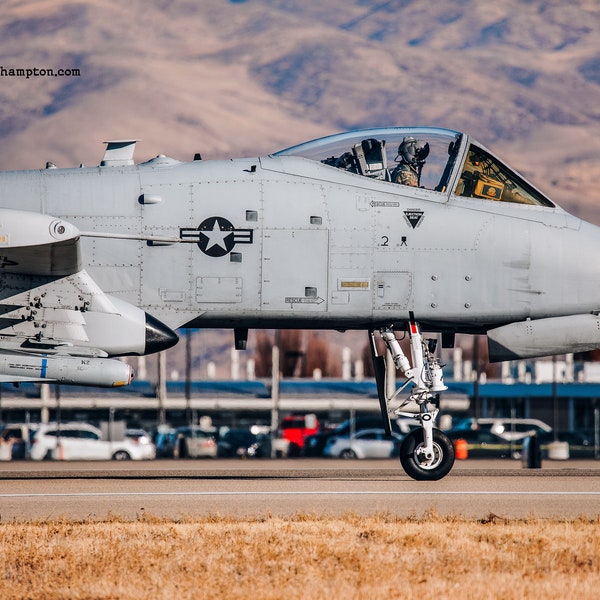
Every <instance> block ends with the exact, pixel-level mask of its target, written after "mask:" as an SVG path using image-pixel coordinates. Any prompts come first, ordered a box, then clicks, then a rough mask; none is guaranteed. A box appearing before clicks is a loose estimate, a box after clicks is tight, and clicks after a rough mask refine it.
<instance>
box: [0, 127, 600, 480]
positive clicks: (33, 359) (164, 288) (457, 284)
mask: <svg viewBox="0 0 600 600" xmlns="http://www.w3.org/2000/svg"><path fill="white" fill-rule="evenodd" d="M134 146H135V142H123V141H121V142H109V143H108V146H107V148H106V152H105V155H104V159H103V161H102V163H101V165H100V166H98V167H91V168H90V167H80V168H73V169H62V168H60V169H58V168H55V167H54V165H52V164H48V165H47V168H46V169H41V170H32V171H18V172H5V173H2V174H0V198H1V203H0V205H1V207H2V208H1V209H0V282H1V292H0V330H1V331H0V377H1V380H2V381H12V382H19V381H41V382H59V383H72V384H80V385H81V384H84V385H85V384H87V385H104V386H114V385H125V384H127V383H128V382H129V381H130V380H131V378H132V372H131V370H130V367H129V366H127V365H126V364H125V363H123V362H122V361H119V360H115V359H114V358H113V357H117V356H125V355H142V354H147V353H150V352H155V351H159V350H163V349H165V348H168V347H170V346H171V345H173V344H174V343H175V342H176V340H177V336H176V334H175V333H174V331H173V330H174V329H177V328H180V327H204V328H206V327H218V328H232V329H233V330H234V331H235V343H236V347H238V348H244V347H245V343H246V338H247V332H248V329H250V328H302V329H336V330H346V329H364V330H365V331H367V332H369V335H370V339H371V348H372V354H373V360H374V365H375V372H376V379H377V383H378V389H379V396H380V404H381V409H382V414H383V417H384V423H385V426H386V428H389V417H390V413H392V414H393V413H396V414H404V413H411V414H415V413H416V414H417V415H418V417H419V418H420V420H421V423H422V427H421V428H419V429H417V430H416V431H414V432H413V433H411V434H409V435H408V436H407V437H406V439H405V441H404V442H403V445H402V449H401V462H402V465H403V467H404V469H405V470H406V472H407V473H408V474H409V475H410V476H411V477H413V478H415V479H439V478H441V477H443V476H444V475H446V474H447V473H448V472H449V471H450V469H451V468H452V465H453V462H454V450H453V446H452V443H451V442H450V440H449V439H448V437H447V436H446V435H444V434H443V433H442V432H441V431H439V430H438V429H436V428H435V427H434V422H435V417H436V415H437V412H438V408H437V407H438V401H439V395H440V393H442V392H443V391H444V390H445V389H446V387H445V385H444V382H443V377H442V369H441V366H440V363H439V361H438V359H437V358H436V349H435V343H434V342H435V340H427V339H424V338H423V336H422V333H421V332H422V331H430V332H436V333H441V339H442V345H443V346H445V347H450V346H451V345H452V344H453V341H454V335H455V334H456V333H471V334H487V336H488V339H489V353H490V359H491V360H492V361H502V360H511V359H517V358H525V357H535V356H546V355H550V354H560V353H565V352H574V351H584V350H588V349H592V348H597V347H600V318H599V317H598V312H599V311H600V261H598V260H597V257H598V256H599V255H600V231H599V230H598V228H596V227H595V226H592V225H590V224H588V223H585V222H583V221H581V220H580V219H578V218H576V217H574V216H572V215H570V214H568V213H566V212H565V211H564V210H562V209H561V208H559V207H558V206H556V205H555V204H554V203H553V202H552V201H551V200H550V199H548V198H547V197H546V196H545V195H544V194H543V193H542V192H540V191H539V190H538V189H536V188H535V187H534V186H533V185H532V184H531V183H529V182H528V181H527V180H526V179H525V178H524V177H523V176H521V175H519V174H517V172H515V171H514V170H513V169H511V168H510V167H508V166H507V165H506V164H505V163H503V162H502V161H501V160H499V159H498V158H497V157H496V156H494V155H493V154H492V153H491V152H490V151H489V150H487V149H486V148H484V147H483V146H482V145H481V144H479V143H478V142H476V141H475V140H473V139H472V138H470V137H469V136H468V135H466V134H461V133H458V132H455V131H449V130H445V129H436V128H425V127H420V128H403V127H398V128H378V129H370V130H362V131H355V132H349V133H343V134H339V135H333V136H330V137H325V138H323V139H318V140H314V141H310V142H307V143H305V144H300V145H298V146H295V147H293V148H289V149H286V150H283V151H281V152H276V153H275V154H272V155H268V156H261V157H258V158H242V159H233V160H210V161H203V160H201V159H200V156H199V155H197V156H196V157H195V159H194V160H193V161H191V162H180V161H178V160H174V159H172V158H168V157H166V156H162V155H159V156H157V157H156V158H154V159H152V160H150V161H148V162H145V163H143V164H137V165H136V164H134V161H133V149H134ZM398 331H403V332H405V333H406V335H407V336H408V339H409V340H410V346H409V347H410V359H409V358H408V357H406V356H405V354H404V353H403V351H402V349H401V346H400V343H399V340H398V338H397V337H396V332H398ZM375 335H380V336H381V337H382V339H383V341H384V342H385V345H386V346H387V351H389V352H390V353H391V356H392V357H393V360H394V363H395V365H396V367H397V368H398V369H400V370H401V371H402V372H403V374H404V375H405V376H406V384H405V385H404V386H402V387H401V388H400V390H398V391H397V392H396V393H395V394H394V395H393V396H392V397H388V396H387V395H386V386H385V378H386V374H385V361H384V357H383V356H379V355H378V352H377V349H376V345H375ZM435 339H437V336H436V338H435ZM404 389H406V390H407V395H408V397H407V398H406V399H403V398H400V394H402V393H403V392H402V390H404Z"/></svg>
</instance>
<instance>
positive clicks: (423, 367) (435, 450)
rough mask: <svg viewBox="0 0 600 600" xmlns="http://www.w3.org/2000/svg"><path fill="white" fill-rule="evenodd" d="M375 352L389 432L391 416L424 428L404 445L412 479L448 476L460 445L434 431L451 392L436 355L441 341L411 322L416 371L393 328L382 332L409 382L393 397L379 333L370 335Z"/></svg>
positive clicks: (402, 456) (404, 460)
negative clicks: (379, 347) (377, 342)
mask: <svg viewBox="0 0 600 600" xmlns="http://www.w3.org/2000/svg"><path fill="white" fill-rule="evenodd" d="M369 333H370V336H371V354H372V358H373V365H374V367H375V379H376V381H377V392H378V396H379V404H380V407H381V414H382V417H383V422H384V428H385V430H386V433H388V434H390V432H391V424H390V413H391V414H394V415H397V416H406V417H413V418H414V417H416V418H418V419H419V420H420V422H421V428H420V429H416V430H414V431H412V432H410V433H409V434H408V435H407V436H406V437H405V438H404V441H403V442H402V445H401V447H400V462H401V464H402V467H403V468H404V470H405V472H406V473H407V475H409V476H410V477H412V478H413V479H417V480H419V481H435V480H438V479H441V478H442V477H445V476H446V475H447V474H448V473H449V472H450V470H451V469H452V466H453V465H454V446H453V444H452V441H451V440H450V439H449V438H448V436H446V435H445V434H444V433H443V432H442V431H440V430H439V429H436V428H435V427H434V423H435V419H436V417H437V415H438V413H439V408H438V407H439V394H440V392H443V391H444V390H446V389H448V388H447V387H446V386H445V385H444V381H443V375H442V367H441V365H440V363H439V362H438V360H437V359H436V358H435V356H434V352H435V340H424V339H423V336H422V335H421V331H420V328H419V325H418V324H417V322H416V321H415V320H414V317H413V315H412V313H411V317H410V320H409V323H408V333H409V339H410V353H411V359H412V365H413V366H412V367H411V366H410V363H409V361H408V358H407V357H406V356H405V354H404V352H403V351H402V348H401V347H400V344H399V342H398V340H397V339H396V336H395V334H394V329H393V327H392V326H389V327H386V328H382V329H380V330H379V333H380V335H381V338H382V339H383V341H384V342H385V345H386V346H387V349H388V351H389V353H390V355H391V357H392V360H393V361H394V365H395V366H396V368H397V369H399V370H401V371H402V373H403V374H404V376H405V377H406V378H407V381H406V382H405V383H404V385H403V386H401V387H400V388H399V389H398V390H396V391H395V392H394V393H393V394H392V395H391V396H390V397H388V394H387V392H386V368H385V359H384V357H382V356H380V355H378V353H377V348H376V346H375V335H374V331H372V330H371V331H370V332H369ZM410 384H412V388H411V390H410V394H409V396H408V398H407V399H406V400H404V401H402V402H401V403H400V404H399V405H398V406H394V404H395V402H396V399H397V398H398V396H399V395H400V394H401V393H402V392H403V391H404V390H405V389H406V387H408V386H409V385H410Z"/></svg>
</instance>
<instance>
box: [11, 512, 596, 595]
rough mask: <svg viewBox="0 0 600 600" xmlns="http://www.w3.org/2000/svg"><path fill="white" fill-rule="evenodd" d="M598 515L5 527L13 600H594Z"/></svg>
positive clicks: (351, 517)
mask: <svg viewBox="0 0 600 600" xmlns="http://www.w3.org/2000/svg"><path fill="white" fill-rule="evenodd" d="M599 525H600V519H599V518H596V519H592V520H590V519H583V518H580V519H574V520H568V521H567V520H565V521H555V520H553V521H550V520H542V519H530V520H505V519H501V518H499V517H495V516H490V518H488V519H484V520H479V521H474V520H467V519H463V518H458V517H440V516H438V515H435V514H433V515H429V516H428V517H427V518H422V519H416V518H398V517H394V516H391V515H379V516H375V517H359V516H356V515H346V516H343V517H335V518H332V517H323V516H316V515H296V516H295V517H290V518H280V517H269V518H266V519H265V518H262V519H256V520H250V519H237V518H228V517H210V518H203V519H196V518H194V519H192V518H190V519H183V520H178V521H171V520H166V519H158V518H152V517H147V516H145V517H142V518H140V519H138V520H137V521H135V522H131V521H125V520H122V519H120V518H112V519H109V520H107V521H102V522H98V521H91V520H90V521H69V520H64V521H62V520H58V521H39V522H32V523H14V522H13V523H0V559H1V564H2V574H1V577H0V595H1V597H3V598H44V599H47V598H48V599H49V598H228V599H230V598H233V599H235V598H249V597H252V598H261V599H269V598H286V599H290V598H303V599H305V598H344V599H346V598H374V597H376V596H379V597H384V598H411V597H418V598H422V599H426V598H465V599H469V598H533V597H536V598H540V599H541V598H544V599H551V598H562V599H566V598H578V597H582V598H593V597H596V598H597V597H598V590H600V534H599V531H598V527H599Z"/></svg>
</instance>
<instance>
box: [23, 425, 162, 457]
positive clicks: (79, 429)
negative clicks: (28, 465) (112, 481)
mask: <svg viewBox="0 0 600 600" xmlns="http://www.w3.org/2000/svg"><path fill="white" fill-rule="evenodd" d="M155 456H156V449H155V447H154V444H139V443H136V442H135V441H133V440H131V439H129V438H127V437H126V438H125V439H123V440H106V439H103V438H102V432H101V430H100V429H98V428H97V427H94V426H93V425H90V424H88V423H61V424H60V425H59V424H57V423H48V424H41V425H40V426H39V429H38V430H37V431H36V433H35V435H34V437H33V441H32V446H31V458H32V459H33V460H43V459H45V458H55V459H59V460H110V459H113V460H129V459H132V460H145V459H152V458H154V457H155Z"/></svg>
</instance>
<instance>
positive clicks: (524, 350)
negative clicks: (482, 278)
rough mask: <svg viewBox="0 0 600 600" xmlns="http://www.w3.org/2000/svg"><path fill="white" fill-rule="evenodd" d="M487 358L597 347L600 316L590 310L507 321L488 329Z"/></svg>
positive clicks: (529, 355)
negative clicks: (506, 323)
mask: <svg viewBox="0 0 600 600" xmlns="http://www.w3.org/2000/svg"><path fill="white" fill-rule="evenodd" d="M487 336H488V351H489V354H490V362H500V361H503V360H518V359H521V358H536V357H540V356H552V355H555V354H566V353H570V352H587V351H589V350H595V349H596V348H600V317H599V316H597V315H592V314H585V315H569V316H567V317H551V318H547V319H537V320H535V321H533V320H529V321H521V322H519V323H510V324H509V325H503V326H502V327H497V328H496V329H490V331H488V332H487Z"/></svg>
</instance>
